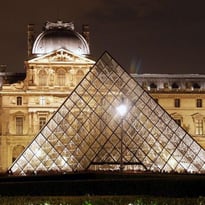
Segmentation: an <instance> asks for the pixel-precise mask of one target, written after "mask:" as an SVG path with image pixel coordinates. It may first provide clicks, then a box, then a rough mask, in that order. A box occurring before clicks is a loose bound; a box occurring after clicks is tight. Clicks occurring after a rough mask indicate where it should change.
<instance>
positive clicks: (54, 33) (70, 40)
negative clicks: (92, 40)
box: [32, 21, 90, 55]
mask: <svg viewBox="0 0 205 205" xmlns="http://www.w3.org/2000/svg"><path fill="white" fill-rule="evenodd" d="M60 48H64V49H66V50H69V51H71V52H73V53H75V54H78V55H89V54H90V50H89V46H88V43H87V41H86V40H85V39H84V37H83V36H82V35H80V34H79V33H78V32H76V31H75V30H74V25H73V23H63V22H62V21H58V22H57V23H51V22H47V23H46V25H45V30H44V31H43V32H42V33H41V34H40V35H39V36H38V37H37V38H36V40H35V42H34V44H33V49H32V53H33V54H36V55H43V54H47V53H50V52H52V51H55V50H58V49H60Z"/></svg>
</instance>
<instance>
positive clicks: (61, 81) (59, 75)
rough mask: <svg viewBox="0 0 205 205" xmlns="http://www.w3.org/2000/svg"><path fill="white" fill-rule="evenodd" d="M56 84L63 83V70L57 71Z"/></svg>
mask: <svg viewBox="0 0 205 205" xmlns="http://www.w3.org/2000/svg"><path fill="white" fill-rule="evenodd" d="M58 85H61V86H63V85H65V71H64V70H59V71H58Z"/></svg>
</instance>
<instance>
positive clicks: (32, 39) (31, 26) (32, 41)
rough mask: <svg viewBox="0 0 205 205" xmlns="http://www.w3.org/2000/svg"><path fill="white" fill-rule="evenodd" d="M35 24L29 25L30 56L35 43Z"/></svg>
mask: <svg viewBox="0 0 205 205" xmlns="http://www.w3.org/2000/svg"><path fill="white" fill-rule="evenodd" d="M34 33H35V32H34V24H28V27H27V46H28V48H27V49H28V50H27V55H28V58H30V57H31V56H32V48H33V43H34V38H35V37H34Z"/></svg>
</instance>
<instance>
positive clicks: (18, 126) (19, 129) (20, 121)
mask: <svg viewBox="0 0 205 205" xmlns="http://www.w3.org/2000/svg"><path fill="white" fill-rule="evenodd" d="M16 134H18V135H21V134H23V117H16Z"/></svg>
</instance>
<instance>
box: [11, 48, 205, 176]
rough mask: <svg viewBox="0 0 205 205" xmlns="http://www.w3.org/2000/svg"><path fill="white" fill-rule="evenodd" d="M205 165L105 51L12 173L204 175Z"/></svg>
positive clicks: (193, 145)
mask: <svg viewBox="0 0 205 205" xmlns="http://www.w3.org/2000/svg"><path fill="white" fill-rule="evenodd" d="M122 103H123V106H125V107H124V115H120V113H119V112H118V111H117V108H118V109H119V106H120V105H121V106H122ZM125 108H126V109H125ZM204 162H205V152H204V149H203V148H202V147H201V146H200V145H199V144H198V143H197V142H196V141H195V140H194V139H193V138H192V137H191V136H189V134H188V133H186V132H185V131H184V130H183V128H181V127H180V126H179V125H178V124H177V123H176V122H175V121H174V120H173V119H172V118H171V117H170V116H169V115H168V114H167V112H166V111H165V110H163V108H162V107H161V106H160V105H158V104H157V103H156V102H155V101H154V100H153V98H152V97H151V96H150V95H149V94H148V93H147V92H146V91H144V90H143V89H142V87H141V86H140V85H139V84H138V83H137V82H136V80H135V79H133V78H132V77H131V76H130V75H129V74H128V73H127V72H126V71H125V70H124V69H123V68H122V67H121V66H120V65H119V64H118V63H117V62H116V61H115V60H114V59H113V58H112V57H111V56H110V55H109V54H108V53H107V52H105V53H104V54H103V55H102V57H101V58H100V59H99V60H98V62H97V63H96V64H95V65H94V66H93V68H92V69H91V70H90V71H89V72H88V74H87V75H86V76H85V77H84V78H83V79H82V81H81V82H80V83H79V84H78V86H77V87H76V88H75V90H74V91H73V92H72V93H71V94H70V95H69V96H68V98H67V99H66V100H65V101H64V103H63V104H62V105H61V106H60V107H59V109H58V110H57V111H56V113H55V114H54V115H53V117H52V118H51V119H50V120H49V121H48V123H47V124H46V125H45V126H44V128H43V129H42V130H41V131H40V132H39V134H38V135H37V136H36V137H35V138H34V140H33V141H32V142H31V143H30V145H29V146H28V147H27V148H26V149H25V151H24V152H23V153H22V154H21V155H20V156H19V157H18V158H17V159H16V161H15V162H14V163H13V165H12V166H11V168H10V172H11V173H13V174H14V175H27V174H29V173H39V172H50V171H54V172H74V171H85V170H96V171H100V170H103V171H105V170H109V171H111V170H121V171H124V172H135V171H157V172H172V171H174V172H190V173H196V172H197V173H202V172H204V170H205V166H204Z"/></svg>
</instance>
